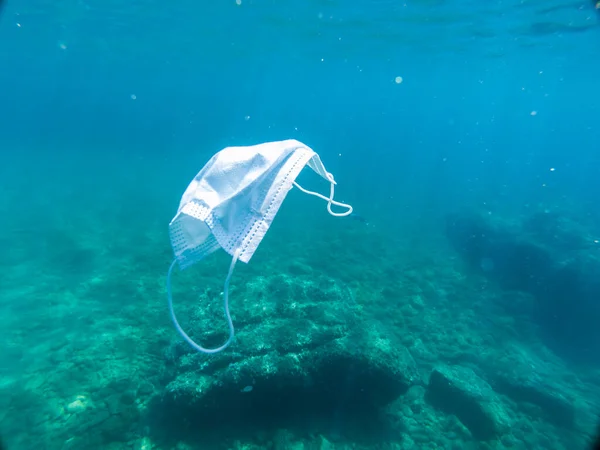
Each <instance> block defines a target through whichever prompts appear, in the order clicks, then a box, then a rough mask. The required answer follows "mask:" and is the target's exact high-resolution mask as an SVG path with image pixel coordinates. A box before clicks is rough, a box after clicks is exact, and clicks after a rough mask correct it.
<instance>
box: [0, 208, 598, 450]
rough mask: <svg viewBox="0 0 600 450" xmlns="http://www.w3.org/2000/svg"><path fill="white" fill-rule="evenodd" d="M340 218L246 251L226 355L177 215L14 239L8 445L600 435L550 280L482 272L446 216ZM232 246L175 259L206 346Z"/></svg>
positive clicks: (584, 370)
mask: <svg viewBox="0 0 600 450" xmlns="http://www.w3.org/2000/svg"><path fill="white" fill-rule="evenodd" d="M326 221H327V222H326V224H327V226H326V227H321V228H320V230H319V235H318V239H316V238H315V236H313V235H311V234H310V233H305V234H302V233H295V232H294V230H291V229H290V230H289V231H286V230H287V229H286V228H285V227H283V226H282V227H279V228H277V227H276V228H275V229H274V230H273V231H272V232H271V234H270V235H269V236H268V239H266V240H265V242H264V243H263V244H262V245H261V249H260V251H259V252H257V254H256V256H255V257H254V258H253V260H252V262H251V264H248V265H241V264H240V265H239V266H238V267H237V268H236V273H235V275H234V277H233V279H232V283H231V292H230V296H231V297H230V298H231V311H232V316H233V321H234V325H235V326H236V340H235V341H234V343H233V344H232V345H231V347H230V348H228V349H227V350H226V351H224V352H222V353H219V354H217V355H213V356H206V355H201V354H198V353H195V352H193V351H192V350H191V349H190V348H189V347H188V346H187V344H185V343H184V342H182V340H181V338H180V337H179V336H178V335H177V334H176V332H175V330H174V329H173V326H172V324H171V323H170V321H169V317H168V310H167V305H166V294H165V274H166V269H167V268H168V265H169V262H170V258H171V253H170V249H169V248H168V245H166V242H165V236H164V227H163V226H162V225H163V224H157V226H156V228H155V229H153V230H154V231H153V232H148V233H146V234H145V235H144V236H143V237H140V236H137V242H136V238H135V237H133V236H125V235H123V233H122V232H121V233H115V229H116V228H115V229H113V230H111V229H103V230H95V231H93V232H92V231H87V234H82V233H81V231H80V230H82V229H84V230H90V228H87V227H75V226H74V225H73V226H74V229H69V225H68V224H65V225H64V228H62V229H60V230H59V229H53V230H51V231H50V230H47V231H45V233H46V234H43V233H41V234H39V235H38V236H39V239H38V240H37V242H36V244H37V248H38V249H37V250H36V251H37V252H38V253H37V255H38V256H39V257H38V258H27V257H28V256H30V255H32V254H33V253H32V252H33V250H32V248H31V244H30V243H29V242H28V241H27V240H21V241H19V242H21V243H20V244H19V245H18V246H17V245H13V246H12V247H11V250H10V252H9V254H8V257H7V258H5V260H4V261H3V262H2V264H3V266H2V268H1V269H2V271H3V273H4V277H5V280H6V286H7V288H6V289H4V290H3V297H4V302H3V303H4V304H3V314H2V316H1V317H0V326H1V327H2V329H3V330H8V333H6V340H5V341H4V345H3V348H2V353H1V356H0V358H1V361H2V365H1V372H0V430H1V432H2V435H3V437H4V439H5V441H6V442H5V445H6V446H7V449H8V450H11V449H30V448H31V449H33V448H36V449H41V448H43V449H48V450H52V449H95V448H98V449H109V450H110V449H123V448H127V449H146V450H149V449H156V450H159V449H181V450H182V449H305V450H309V449H310V450H312V449H319V450H320V449H357V450H358V449H528V448H552V449H565V450H566V449H568V450H571V449H583V448H586V444H587V442H588V439H589V438H590V436H591V434H592V432H593V431H594V430H595V425H596V423H595V421H596V417H597V416H596V413H597V412H598V410H599V407H598V405H600V368H599V367H598V366H595V367H594V366H591V365H590V364H581V363H578V364H574V363H572V362H570V361H568V360H567V359H565V357H564V355H562V356H560V357H559V356H557V355H558V353H557V352H555V351H553V350H551V349H550V347H549V345H547V344H548V343H547V342H546V341H545V340H544V338H543V336H544V333H543V332H542V330H540V324H539V323H536V322H535V321H534V318H535V316H532V315H529V314H528V311H529V310H530V309H531V308H532V306H533V305H534V304H535V302H536V297H535V295H534V294H535V293H534V294H532V293H530V292H525V291H523V290H521V291H517V290H507V289H506V288H503V287H502V286H501V285H499V284H498V283H497V282H496V281H495V280H494V279H492V278H490V277H489V276H488V272H486V271H483V272H482V271H478V270H470V269H469V268H468V265H466V264H465V261H464V260H463V259H462V257H461V256H460V255H461V253H460V252H458V251H457V250H456V249H455V247H452V246H451V245H450V244H449V240H448V237H447V236H446V234H445V233H446V230H444V229H440V230H438V232H439V234H438V235H436V236H432V235H431V234H430V235H428V236H427V237H426V238H425V236H424V237H423V240H418V239H415V235H414V233H413V234H412V235H411V239H400V238H396V240H393V239H392V240H391V241H390V240H387V239H385V240H384V239H382V235H381V234H379V232H378V231H377V228H376V227H369V228H366V227H365V226H364V224H362V223H357V222H355V221H349V222H344V223H343V224H342V225H338V226H335V227H333V226H331V224H332V223H334V222H330V221H329V219H326ZM441 228H443V227H441ZM38 231H39V230H38ZM77 232H78V233H79V234H77ZM289 233H292V234H293V239H292V236H291V235H290V234H289ZM400 234H401V233H400ZM409 234H410V233H407V234H406V235H409ZM398 235H399V234H396V236H398ZM106 242H111V244H110V245H107V244H106ZM142 242H143V245H141V243H142ZM349 243H351V245H349ZM40 248H41V249H42V250H41V253H40ZM290 255H294V257H293V259H291V258H290ZM323 255H335V257H332V256H327V257H323ZM24 260H27V261H29V263H27V265H25V264H24V263H23V261H24ZM228 263H229V257H228V255H225V254H223V253H219V254H215V255H212V256H211V257H209V258H208V260H207V261H206V262H205V263H203V264H201V265H199V266H198V267H194V268H192V269H189V270H187V271H185V272H178V273H176V274H175V276H174V281H173V283H174V292H173V293H174V300H175V308H176V310H177V314H178V317H179V318H180V320H181V323H182V326H183V327H184V329H185V330H186V331H188V332H189V333H190V334H191V335H192V337H194V339H195V340H196V341H198V342H202V343H204V344H205V345H207V346H213V345H219V344H220V343H222V342H224V340H225V339H226V337H227V328H226V323H225V321H224V319H223V314H222V296H221V293H222V282H223V277H224V274H225V273H226V269H227V267H228ZM485 267H486V268H488V265H485ZM32 273H33V274H35V277H34V278H33V279H32Z"/></svg>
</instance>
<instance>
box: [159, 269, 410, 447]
mask: <svg viewBox="0 0 600 450" xmlns="http://www.w3.org/2000/svg"><path fill="white" fill-rule="evenodd" d="M232 298H236V301H235V307H234V311H235V317H234V323H235V324H236V325H237V328H236V330H237V339H236V341H235V342H234V343H233V344H232V346H231V347H230V348H228V349H227V350H225V351H224V352H221V353H218V354H216V355H212V356H210V357H207V356H205V355H200V354H197V353H195V352H190V351H188V349H187V347H180V346H179V345H177V346H176V347H175V348H174V349H172V351H171V352H170V355H171V359H172V362H173V364H174V367H173V376H172V379H171V380H170V382H169V383H168V385H167V387H166V389H165V391H164V393H163V394H162V395H161V396H160V397H158V398H157V399H156V401H155V402H154V407H153V409H152V412H151V414H152V415H153V416H154V418H155V420H156V423H158V424H159V425H160V426H161V427H162V429H163V430H170V431H171V432H172V430H173V427H175V428H176V429H179V434H180V435H181V436H185V435H186V434H188V433H192V434H193V436H192V437H191V439H200V438H201V439H204V440H205V441H206V439H210V438H211V436H212V437H214V438H217V439H221V440H222V438H223V436H228V438H232V439H233V437H234V436H236V435H239V434H240V433H244V432H253V430H254V429H255V428H261V429H264V427H265V424H268V426H272V427H273V428H282V427H291V428H293V427H298V426H299V424H303V425H306V426H307V427H308V428H309V429H310V430H311V431H319V432H327V433H331V432H339V433H345V432H348V431H350V432H351V431H352V428H353V425H352V424H358V423H360V425H361V426H360V427H354V431H356V430H364V429H365V427H367V428H368V427H369V426H372V425H375V426H377V424H376V422H377V421H378V420H379V411H380V409H381V408H382V407H383V406H385V405H387V404H388V403H390V402H392V401H393V400H395V399H396V398H397V397H398V396H399V395H401V394H403V393H405V392H406V391H407V390H408V389H409V387H410V386H411V385H412V384H414V383H415V382H418V372H417V369H416V366H415V363H414V361H413V359H412V357H411V355H410V354H409V352H408V350H407V349H406V348H404V347H403V346H402V345H399V344H398V343H397V342H394V341H393V340H392V338H391V337H390V336H389V335H388V334H387V333H386V332H385V329H384V328H382V327H381V325H379V324H378V322H376V321H374V320H373V319H372V318H369V317H367V316H366V315H365V313H364V311H363V309H362V307H361V306H360V305H359V304H358V303H357V302H356V301H355V300H354V298H353V295H352V293H351V292H350V290H349V289H348V288H347V287H345V286H344V285H342V284H340V283H338V282H336V281H335V280H331V279H327V278H318V277H317V279H316V280H315V279H314V277H308V276H307V277H304V278H303V277H301V276H300V277H294V278H292V277H286V276H274V277H272V278H266V277H257V278H255V279H254V280H253V281H251V282H249V283H246V284H245V285H244V287H243V288H242V289H239V288H238V289H235V294H233V293H232ZM242 299H243V300H242ZM209 326H210V325H209V322H208V320H204V318H203V317H202V316H201V317H200V318H199V319H197V320H196V323H195V324H194V328H195V329H202V328H204V329H206V328H208V327H209ZM213 326H214V325H213ZM196 338H197V339H198V341H200V342H205V340H203V338H202V336H196ZM221 338H223V337H221ZM369 424H370V425H369ZM349 429H350V430H349Z"/></svg>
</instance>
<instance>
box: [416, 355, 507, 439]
mask: <svg viewBox="0 0 600 450" xmlns="http://www.w3.org/2000/svg"><path fill="white" fill-rule="evenodd" d="M426 400H427V401H428V402H429V403H430V404H431V405H433V406H435V407H437V408H439V409H441V410H443V411H445V412H447V413H449V414H454V415H455V416H456V417H457V418H458V419H459V420H460V421H461V422H462V423H463V425H464V426H465V427H467V428H468V429H469V430H470V431H471V434H472V435H473V436H474V437H475V438H477V439H481V440H489V439H493V438H496V437H498V436H500V435H502V434H503V433H504V432H506V430H507V429H508V427H509V418H508V415H507V413H506V411H505V409H504V406H503V405H502V402H501V401H500V399H499V398H498V396H497V395H496V393H495V392H494V391H493V389H492V388H491V386H490V385H489V384H488V383H487V382H486V381H484V380H482V379H481V378H479V377H478V376H477V375H476V374H475V373H474V372H473V371H472V370H471V369H468V368H465V367H460V366H452V367H449V366H441V367H437V368H436V369H434V370H433V371H432V373H431V377H430V379H429V385H428V387H427V391H426Z"/></svg>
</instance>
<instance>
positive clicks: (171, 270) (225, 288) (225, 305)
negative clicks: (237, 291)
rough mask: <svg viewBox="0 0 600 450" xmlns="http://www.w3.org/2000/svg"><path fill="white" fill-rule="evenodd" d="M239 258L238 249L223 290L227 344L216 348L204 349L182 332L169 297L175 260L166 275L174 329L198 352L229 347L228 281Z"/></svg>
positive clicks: (231, 332)
mask: <svg viewBox="0 0 600 450" xmlns="http://www.w3.org/2000/svg"><path fill="white" fill-rule="evenodd" d="M239 256H240V250H239V249H238V250H236V252H235V253H234V255H233V259H232V260H231V265H230V266H229V273H228V274H227V278H225V287H224V288H223V306H224V309H225V317H226V318H227V324H228V325H229V339H227V342H225V343H224V344H223V345H222V346H220V347H217V348H204V347H201V346H200V345H198V344H196V343H195V342H194V341H193V340H192V338H191V337H189V336H188V335H187V334H186V332H185V331H183V328H181V326H180V325H179V322H177V318H176V317H175V310H174V309H173V297H172V295H171V274H172V273H173V268H174V267H175V263H176V262H177V260H176V259H175V260H173V262H172V263H171V266H170V267H169V272H168V274H167V296H168V298H169V311H170V312H171V319H173V323H174V324H175V328H176V329H177V331H178V332H179V334H180V335H181V337H182V338H183V339H185V340H186V341H187V343H188V344H190V345H191V346H192V347H194V348H195V349H196V350H198V351H199V352H202V353H208V354H211V353H219V352H220V351H222V350H225V349H226V348H227V347H229V344H231V342H232V341H233V336H234V329H233V322H232V321H231V315H230V314H229V280H230V279H231V275H232V274H233V268H234V267H235V263H236V262H237V260H238V257H239Z"/></svg>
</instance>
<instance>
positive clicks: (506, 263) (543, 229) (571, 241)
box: [446, 213, 600, 362]
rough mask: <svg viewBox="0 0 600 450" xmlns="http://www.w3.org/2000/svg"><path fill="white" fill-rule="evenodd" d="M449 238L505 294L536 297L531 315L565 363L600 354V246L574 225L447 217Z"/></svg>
mask: <svg viewBox="0 0 600 450" xmlns="http://www.w3.org/2000/svg"><path fill="white" fill-rule="evenodd" d="M446 235H447V237H448V239H449V240H450V242H451V243H452V245H453V246H454V248H455V249H456V250H457V251H458V252H459V253H460V254H461V256H462V257H463V259H464V260H465V261H466V262H467V264H468V265H469V266H470V267H471V268H472V269H474V270H475V271H477V272H479V273H481V274H483V275H485V276H486V277H488V278H489V279H490V280H493V281H495V282H497V283H498V285H499V286H500V287H501V288H503V289H506V290H518V291H522V292H527V293H529V294H532V295H533V296H534V297H535V299H536V303H535V306H534V308H533V309H531V310H530V311H528V313H530V314H532V319H533V320H535V321H536V322H537V324H539V325H540V328H541V330H542V332H543V334H544V338H545V340H546V343H547V344H548V345H549V346H551V347H552V348H554V349H555V350H557V351H559V352H560V353H561V354H563V355H564V356H566V357H569V358H576V359H580V360H581V359H585V360H587V361H593V362H596V355H597V354H598V353H600V327H599V326H598V323H600V302H599V301H598V299H600V280H599V279H598V276H597V274H598V273H600V258H598V257H597V255H596V251H597V248H598V246H599V245H600V244H597V243H596V244H594V242H597V241H598V240H597V239H594V238H592V237H591V236H589V235H588V234H587V233H586V232H585V230H584V229H583V228H582V227H581V226H576V225H574V224H573V221H569V220H566V219H564V218H560V217H557V216H556V214H546V213H536V214H534V215H533V216H532V217H529V218H527V217H526V218H523V220H522V221H521V222H519V221H517V222H507V221H504V222H503V221H501V220H499V219H497V218H494V219H492V218H487V217H483V216H481V215H478V214H475V213H460V214H452V215H449V216H448V217H447V223H446Z"/></svg>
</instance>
